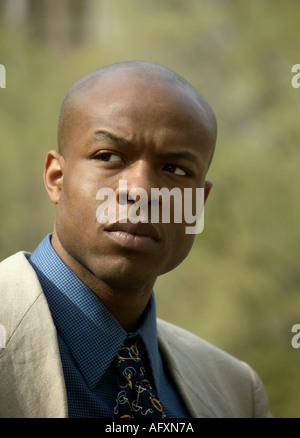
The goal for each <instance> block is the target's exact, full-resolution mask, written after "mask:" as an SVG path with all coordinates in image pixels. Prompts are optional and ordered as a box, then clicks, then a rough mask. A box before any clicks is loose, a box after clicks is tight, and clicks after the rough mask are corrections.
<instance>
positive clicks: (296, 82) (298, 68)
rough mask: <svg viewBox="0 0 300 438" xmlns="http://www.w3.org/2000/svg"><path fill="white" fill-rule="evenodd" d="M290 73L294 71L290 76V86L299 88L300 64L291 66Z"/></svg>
mask: <svg viewBox="0 0 300 438" xmlns="http://www.w3.org/2000/svg"><path fill="white" fill-rule="evenodd" d="M292 73H296V74H295V75H294V76H293V77H292V87H293V88H299V87H300V64H294V65H293V67H292Z"/></svg>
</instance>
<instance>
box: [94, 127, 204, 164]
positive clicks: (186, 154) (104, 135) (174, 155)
mask: <svg viewBox="0 0 300 438" xmlns="http://www.w3.org/2000/svg"><path fill="white" fill-rule="evenodd" d="M99 140H100V141H101V140H109V141H113V142H114V143H119V144H122V145H124V146H132V143H131V142H130V141H129V140H126V139H125V138H124V137H119V136H118V135H116V134H113V133H112V132H109V131H102V130H101V131H97V132H95V134H94V136H93V138H92V142H95V141H99ZM162 155H163V156H164V158H165V159H170V160H171V159H173V160H176V159H184V160H188V161H191V162H193V163H195V164H199V163H198V159H197V156H196V155H195V154H193V153H192V152H190V151H178V152H176V151H175V152H174V151H172V152H165V153H163V154H162Z"/></svg>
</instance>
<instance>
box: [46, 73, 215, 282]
mask: <svg viewBox="0 0 300 438" xmlns="http://www.w3.org/2000/svg"><path fill="white" fill-rule="evenodd" d="M213 137H214V132H213V127H212V126H210V122H209V121H208V119H207V115H206V113H205V110H204V109H203V108H202V106H201V104H200V103H199V101H197V99H196V98H195V96H193V95H192V94H188V92H187V91H185V90H183V89H182V88H180V86H178V87H174V86H171V85H169V84H168V83H166V82H163V81H160V82H157V81H156V82H154V81H151V80H149V79H147V80H146V79H142V78H138V77H135V78H132V77H129V76H128V75H120V76H119V77H115V76H114V77H111V76H110V77H107V78H105V77H104V78H102V79H101V83H100V82H99V83H96V84H94V85H93V86H91V87H90V88H89V90H88V91H85V92H84V94H83V95H81V96H80V97H79V98H78V99H77V101H76V106H74V108H73V110H72V113H71V116H70V118H69V122H68V137H67V138H66V139H65V141H66V142H67V144H66V146H67V147H66V150H65V152H64V153H63V156H60V155H59V154H58V153H54V152H52V153H49V155H48V158H47V162H46V171H45V180H46V186H47V188H48V192H49V195H50V198H51V200H52V201H53V202H55V203H57V214H56V219H55V229H54V234H53V238H54V239H55V241H56V242H59V245H60V247H61V248H62V251H63V252H64V254H65V255H66V257H67V258H68V262H69V264H72V261H73V262H74V266H75V265H76V266H80V267H81V269H82V270H85V271H87V272H89V273H90V274H91V275H92V276H93V277H94V278H95V279H97V280H100V281H102V282H105V283H106V284H108V285H110V286H111V287H116V288H125V289H126V288H141V287H143V285H153V283H154V281H155V279H156V277H157V276H158V275H160V274H162V273H165V272H167V271H169V270H171V269H173V268H174V267H175V266H176V265H178V264H179V263H180V262H181V261H182V260H183V259H184V258H185V257H186V255H187V254H188V252H189V251H190V249H191V246H192V243H193V240H194V235H191V234H186V225H187V224H186V223H185V222H184V221H182V222H181V223H174V222H173V223H172V222H171V223H162V222H160V223H155V224H152V223H147V224H141V223H139V224H136V225H134V224H132V223H130V222H128V223H127V224H122V225H121V224H117V223H113V224H112V223H109V224H107V223H106V224H105V223H104V224H101V223H99V222H98V221H97V218H96V212H97V208H98V207H99V205H100V203H101V201H99V200H97V199H96V194H97V192H98V190H99V189H101V188H110V189H113V190H114V192H115V194H116V200H117V206H118V205H119V204H118V202H120V199H121V197H122V196H123V193H120V191H119V181H120V180H125V181H126V182H127V191H128V192H129V191H131V190H133V189H136V188H137V189H141V188H142V189H144V190H145V192H146V193H147V194H148V196H149V198H148V199H149V200H150V201H151V188H158V189H161V188H163V187H165V188H167V189H168V190H172V189H174V188H179V189H180V190H181V191H182V192H183V190H184V189H185V188H191V189H193V192H195V189H196V188H197V187H206V194H207V193H208V191H209V186H208V184H207V183H206V182H205V173H206V169H207V164H208V161H209V155H210V152H211V147H212V141H213ZM123 202H124V198H123ZM126 202H127V207H128V208H129V207H130V206H131V205H132V201H131V200H130V198H129V199H128V200H127V201H126ZM150 205H151V202H149V204H148V207H149V208H150ZM171 206H172V203H171Z"/></svg>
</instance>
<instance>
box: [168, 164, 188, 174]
mask: <svg viewBox="0 0 300 438" xmlns="http://www.w3.org/2000/svg"><path fill="white" fill-rule="evenodd" d="M163 170H166V171H167V172H170V173H174V174H175V175H181V176H186V175H188V173H187V172H186V171H185V170H184V169H182V168H181V167H178V166H175V164H166V165H165V166H164V168H163Z"/></svg>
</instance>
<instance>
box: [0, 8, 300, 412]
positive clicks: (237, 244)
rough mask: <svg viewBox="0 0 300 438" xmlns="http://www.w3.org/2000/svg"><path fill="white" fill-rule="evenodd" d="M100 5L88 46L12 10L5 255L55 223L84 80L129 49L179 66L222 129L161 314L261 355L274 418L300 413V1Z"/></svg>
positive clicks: (0, 173) (4, 156) (5, 100)
mask: <svg viewBox="0 0 300 438" xmlns="http://www.w3.org/2000/svg"><path fill="white" fill-rule="evenodd" d="M2 3H3V4H4V0H2ZM96 3H97V2H95V4H96ZM99 5H102V6H103V7H101V8H100V7H98V8H96V9H95V14H94V16H93V25H94V26H95V25H96V27H95V29H96V30H98V31H99V32H97V34H95V36H94V37H92V38H90V39H89V40H88V41H86V42H84V43H83V42H82V43H81V44H79V43H78V42H77V43H76V44H75V43H74V44H63V43H62V42H61V41H60V40H59V39H55V35H54V38H52V39H51V40H50V41H49V40H47V38H40V37H39V36H38V35H37V34H35V33H34V32H33V30H34V29H33V27H34V25H33V24H32V23H31V24H27V25H26V24H24V25H23V26H16V27H13V26H11V25H8V24H7V23H6V22H5V20H4V19H2V21H1V17H0V24H1V29H0V63H1V64H4V65H5V67H6V72H7V88H6V89H0V141H1V149H0V183H1V191H0V209H1V210H0V211H1V216H0V224H1V227H0V257H1V259H3V258H5V257H7V256H9V255H10V254H12V253H14V252H16V251H19V250H23V249H25V250H29V251H32V250H34V248H35V247H36V246H37V244H38V243H39V241H40V240H41V239H42V238H43V237H44V235H45V234H46V233H48V232H50V231H51V230H52V223H53V218H54V213H55V208H54V206H52V205H51V204H50V201H49V200H48V199H47V196H46V192H45V190H44V188H43V181H42V174H43V164H44V159H45V156H46V152H47V150H48V149H50V148H53V147H54V148H55V147H56V125H57V117H58V111H59V106H60V103H61V101H62V98H63V97H64V95H65V93H66V92H67V90H68V88H69V87H70V86H71V85H72V84H73V82H74V81H75V80H77V79H78V78H79V77H81V76H82V75H84V74H86V73H88V72H89V71H91V70H94V69H95V68H98V67H99V66H101V65H105V64H109V63H111V62H117V61H122V60H132V59H146V60H151V61H155V62H159V63H161V64H164V65H166V66H168V67H170V68H172V69H174V70H175V71H177V72H178V73H179V74H181V75H182V76H184V77H185V78H186V79H187V80H189V81H190V82H191V83H192V84H193V85H194V86H195V87H196V88H198V89H199V91H200V92H202V93H203V94H204V96H205V97H206V98H207V99H208V101H209V102H210V103H211V105H212V106H213V108H214V109H215V112H216V115H217V119H218V123H219V134H218V144H217V149H216V155H215V159H214V161H213V164H212V166H211V169H210V171H209V175H208V178H209V179H211V180H212V181H213V183H214V187H213V190H212V192H211V195H210V198H209V200H208V202H207V204H206V209H205V228H204V232H203V233H202V234H201V235H199V236H197V237H196V241H195V246H194V248H193V250H192V252H191V253H190V255H189V256H188V258H187V259H186V260H185V261H184V262H183V264H182V265H181V266H180V267H178V268H177V269H176V270H175V271H174V272H171V273H169V274H166V275H165V276H163V277H161V278H159V279H158V281H157V285H156V297H157V306H158V315H159V316H160V317H163V318H165V319H167V320H169V321H171V322H174V323H176V324H179V325H181V326H183V327H185V328H187V329H189V330H191V331H193V332H195V333H197V334H198V335H199V336H201V337H204V338H205V339H207V340H208V341H210V342H212V343H214V344H216V345H217V346H219V347H221V348H223V349H225V350H227V351H228V352H229V353H231V354H234V355H235V356H237V357H239V358H240V359H242V360H245V361H247V362H248V363H250V364H251V365H252V366H253V367H254V368H255V369H256V370H257V371H258V373H259V374H260V376H261V377H262V380H263V381H264V384H265V387H266V390H267V393H268V396H269V400H270V406H271V410H272V412H273V414H274V416H276V417H298V418H300V391H299V389H300V381H299V380H300V379H299V377H298V369H299V366H300V349H298V350H297V349H293V348H292V346H291V338H292V333H291V327H292V326H293V325H294V324H296V323H300V312H299V309H300V290H299V284H300V269H299V248H300V233H299V224H298V221H299V218H300V205H299V198H298V190H299V187H300V172H299V163H300V154H299V143H300V132H299V109H300V89H294V88H292V86H291V78H292V73H291V68H292V66H293V65H294V64H296V63H299V62H300V59H299V12H300V4H299V2H298V1H297V0H289V2H286V1H284V0H255V1H251V2H250V1H246V0H241V1H239V2H237V1H234V0H222V1H221V0H210V1H208V0H186V1H184V2H183V1H178V0H177V1H176V0H168V1H167V0H165V1H163V2H162V1H159V0H152V1H151V2H150V1H147V0H140V1H139V0H127V1H126V2H123V1H122V0H110V1H109V2H108V1H104V0H102V1H98V6H99ZM2 6H3V5H2ZM1 11H2V10H1V4H0V14H1ZM57 18H59V17H57ZM97 20H99V29H98V27H97V23H98V21H97Z"/></svg>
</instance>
